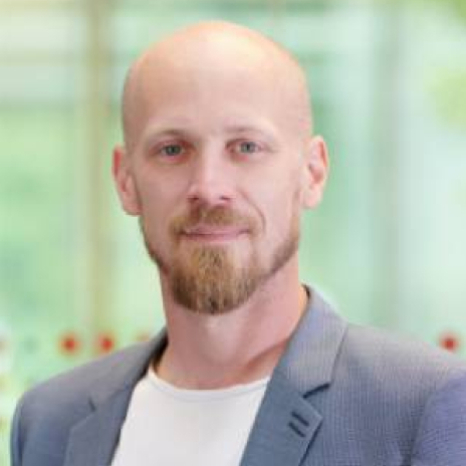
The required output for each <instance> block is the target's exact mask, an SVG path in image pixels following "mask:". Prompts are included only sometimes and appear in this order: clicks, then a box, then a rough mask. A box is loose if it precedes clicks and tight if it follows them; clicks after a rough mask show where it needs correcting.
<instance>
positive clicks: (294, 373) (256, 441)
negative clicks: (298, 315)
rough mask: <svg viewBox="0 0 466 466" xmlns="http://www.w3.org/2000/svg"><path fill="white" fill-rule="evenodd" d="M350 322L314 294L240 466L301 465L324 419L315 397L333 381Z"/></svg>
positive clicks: (274, 376) (271, 384) (277, 371)
mask: <svg viewBox="0 0 466 466" xmlns="http://www.w3.org/2000/svg"><path fill="white" fill-rule="evenodd" d="M346 328H347V324H346V323H345V322H344V321H343V320H342V319H340V318H339V317H338V316H337V315H336V314H334V313H333V311H332V310H331V309H330V307H329V305H328V304H327V303H326V302H325V301H324V300H323V299H322V298H321V297H320V296H319V295H318V294H317V293H316V292H314V291H313V292H312V293H311V299H310V304H309V307H308V309H307V312H305V314H304V315H303V317H302V319H301V322H300V323H299V325H298V327H297V329H296V331H295V333H294V335H293V336H292V338H291V340H290V342H289V344H288V347H287V349H286V350H285V353H284V355H283V356H282V358H281V360H280V362H279V363H278V365H277V367H276V368H275V370H274V372H273V374H272V377H271V380H270V382H269V386H268V387H267V390H266V392H265V395H264V398H263V400H262V403H261V406H260V408H259V412H258V413H257V416H256V419H255V421H254V425H253V428H252V431H251V434H250V436H249V440H248V443H247V445H246V448H245V451H244V454H243V458H242V460H241V466H256V465H257V466H259V465H265V464H266V465H267V466H283V465H287V466H298V465H300V464H301V462H302V459H303V457H304V455H305V454H306V452H308V451H309V448H310V446H311V444H312V442H313V440H314V439H315V436H316V434H317V431H318V429H319V426H320V424H321V422H322V419H323V416H322V414H321V413H319V411H318V410H317V409H316V408H315V407H314V406H313V405H312V393H313V392H314V391H316V390H317V389H323V388H324V387H326V386H328V385H329V384H330V383H331V381H332V378H333V373H334V368H335V364H336V361H337V356H338V352H339V348H340V346H341V343H342V341H343V338H344V334H345V332H346Z"/></svg>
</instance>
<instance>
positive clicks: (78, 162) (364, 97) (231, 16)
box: [0, 0, 466, 466]
mask: <svg viewBox="0 0 466 466" xmlns="http://www.w3.org/2000/svg"><path fill="white" fill-rule="evenodd" d="M213 18H221V19H226V20H231V21H235V22H238V23H241V24H244V25H246V26H249V27H252V28H255V29H258V30H260V31H262V32H264V33H266V34H268V35H269V36H271V37H273V38H274V39H276V40H278V41H280V42H281V43H283V44H284V45H285V46H286V47H288V48H289V49H290V50H291V51H293V52H294V53H295V54H296V55H297V56H298V58H299V59H300V60H301V62H302V64H303V65H304V67H305V68H306V69H307V71H308V75H309V78H310V81H311V87H312V95H313V104H314V109H315V119H316V124H317V130H318V131H319V132H320V133H321V134H323V135H324V136H325V138H326V139H327V141H328V143H329V147H330V155H331V177H330V182H329V186H328V191H327V193H326V196H325V200H324V203H323V205H322V206H321V207H320V208H319V209H318V210H317V211H315V212H310V213H307V214H306V216H305V219H304V221H303V246H302V250H301V262H302V275H303V278H304V279H305V280H306V281H307V282H309V283H312V284H314V285H316V286H317V287H318V288H319V289H320V290H321V291H322V292H323V293H324V294H326V295H327V297H329V298H330V299H331V300H332V301H333V302H334V303H335V304H336V305H337V306H338V308H339V310H340V313H341V314H342V315H344V316H345V317H347V318H348V319H350V320H352V321H355V322H360V323H366V324H371V325H377V326H383V327H386V328H389V329H391V330H393V331H395V332H399V333H402V334H404V335H406V336H408V338H418V339H423V340H425V341H428V342H431V343H433V344H436V345H442V346H445V347H448V348H449V349H450V350H454V351H457V352H458V353H459V354H460V355H461V356H462V357H464V356H466V317H465V313H466V305H465V298H466V293H465V290H466V245H465V240H466V0H405V1H396V0H392V1H389V0H385V1H382V0H372V1H371V0H366V1H363V0H360V1H357V0H353V1H351V0H346V1H345V0H340V1H330V0H327V1H324V0H321V1H313V0H301V1H298V0H293V1H292V0H289V1H286V0H184V1H181V0H126V1H124V0H113V1H110V0H0V466H6V465H8V464H9V461H8V459H7V458H8V457H7V438H8V429H9V420H10V418H11V415H12V411H13V408H14V405H15V403H16V401H17V399H18V397H19V396H20V394H21V393H22V392H23V391H24V390H25V389H27V388H28V387H29V386H31V385H32V384H34V383H37V382H38V381H40V380H43V379H44V378H47V377H49V376H50V375H52V374H54V373H57V372H58V371H61V370H65V369H67V368H69V367H72V366H75V365H77V364H79V363H81V362H84V361H87V360H89V359H91V358H93V357H95V356H97V355H99V354H102V353H105V352H107V351H110V350H112V349H114V348H116V347H121V346H124V345H127V344H130V343H132V342H134V341H139V340H142V339H145V338H148V337H149V336H150V335H152V334H153V333H154V332H156V331H157V329H159V328H160V327H161V325H162V324H163V319H162V312H161V301H160V298H159V285H158V280H157V274H156V271H155V268H154V267H153V266H152V264H151V263H150V262H149V260H148V259H147V258H146V254H145V252H144V249H143V246H142V244H141V240H140V237H139V232H138V228H137V225H136V223H135V220H134V219H132V218H128V217H125V216H124V215H123V214H122V213H121V211H120V209H119V205H118V202H117V199H116V196H115V194H114V189H113V187H112V183H111V177H110V161H111V149H112V146H113V144H114V143H116V142H119V141H120V140H121V130H120V126H119V99H120V92H121V87H122V83H123V79H124V74H125V71H126V69H127V67H128V65H129V64H130V62H131V61H132V60H133V59H134V58H135V56H136V55H137V54H138V53H139V52H140V51H141V50H142V49H143V48H145V47H146V46H147V45H148V44H149V43H151V42H153V41H154V40H156V39H157V38H158V37H160V36H161V35H164V34H166V33H167V32H170V31H172V30H174V29H176V28H179V27H181V26H183V25H186V24H188V23H191V22H195V21H199V20H203V19H213ZM270 182H271V183H273V180H270Z"/></svg>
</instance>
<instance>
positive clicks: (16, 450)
mask: <svg viewBox="0 0 466 466" xmlns="http://www.w3.org/2000/svg"><path fill="white" fill-rule="evenodd" d="M22 406H23V399H21V400H20V402H19V403H18V405H17V406H16V409H15V414H14V416H13V420H12V423H11V436H10V457H11V466H21V439H20V427H19V423H20V418H21V409H22Z"/></svg>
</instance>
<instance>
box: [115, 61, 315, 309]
mask: <svg viewBox="0 0 466 466" xmlns="http://www.w3.org/2000/svg"><path fill="white" fill-rule="evenodd" d="M214 63H215V62H214ZM138 92H139V93H140V95H139V97H138V98H139V99H140V105H139V106H138V116H137V118H135V123H134V127H135V129H134V132H135V135H134V141H135V142H134V148H133V150H132V153H131V154H126V156H125V162H124V163H123V162H122V161H121V160H120V161H119V162H118V161H117V162H116V164H115V166H116V170H115V171H116V173H117V177H118V172H120V173H122V172H124V179H125V183H126V185H125V186H126V188H125V189H126V191H127V193H126V195H129V198H130V199H129V203H130V204H131V207H128V205H126V210H127V211H128V212H129V213H131V214H135V215H139V217H140V225H141V230H142V233H143V236H144V240H145V243H146V246H147V249H148V251H149V254H150V256H151V257H152V258H153V259H154V261H155V262H156V263H157V265H158V267H159V270H160V272H161V274H163V276H164V277H166V278H167V279H168V282H169V284H170V287H171V291H172V294H173V296H174V298H175V300H176V301H177V302H178V303H179V304H181V305H183V306H184V307H186V308H188V309H191V310H193V311H195V312H204V313H211V314H216V313H223V312H227V311H229V310H232V309H234V308H237V307H238V306H240V305H241V304H243V303H244V302H245V301H246V300H247V299H248V298H249V297H250V296H251V295H252V294H253V293H254V291H255V290H256V289H257V288H258V287H259V286H260V285H261V284H262V283H263V282H264V280H267V278H268V277H270V276H271V275H273V274H274V273H277V272H278V271H279V270H280V269H281V268H282V267H283V266H284V265H285V264H286V263H287V262H288V261H289V260H290V258H292V257H294V256H295V255H296V251H297V247H298V241H299V230H300V228H299V223H300V212H301V208H302V204H303V190H304V188H305V183H306V181H307V179H308V178H306V176H303V173H305V172H306V163H305V158H304V157H303V151H304V150H305V144H306V142H308V141H306V138H305V137H304V135H303V134H301V133H300V132H299V131H297V129H296V125H295V124H294V123H292V121H293V116H292V112H290V110H289V109H288V108H287V107H286V102H285V104H284V102H282V100H281V98H282V95H281V93H280V89H277V81H275V80H271V79H270V77H268V76H267V75H265V74H264V72H261V71H260V70H257V72H256V73H254V72H251V68H250V66H249V64H247V63H246V64H245V65H244V66H243V65H242V64H236V65H229V66H224V67H222V66H219V67H217V68H215V67H213V66H206V64H205V63H204V64H203V65H196V63H191V64H189V67H187V65H186V64H183V66H181V67H180V65H179V64H177V63H169V64H168V65H167V66H166V67H165V68H164V69H161V70H158V71H157V76H156V79H155V76H154V75H153V74H151V73H150V72H146V74H145V75H144V78H142V79H141V84H140V88H139V91H138ZM123 165H124V167H123ZM118 167H119V168H118ZM122 167H123V168H122ZM120 191H121V188H120ZM127 204H128V200H127Z"/></svg>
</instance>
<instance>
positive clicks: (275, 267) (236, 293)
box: [140, 206, 300, 315]
mask: <svg viewBox="0 0 466 466" xmlns="http://www.w3.org/2000/svg"><path fill="white" fill-rule="evenodd" d="M199 224H202V225H208V226H235V227H238V226H239V227H241V229H244V230H246V231H247V234H248V235H249V236H250V238H251V241H252V244H253V243H254V240H255V239H256V238H257V237H258V232H259V231H260V228H259V225H258V224H257V221H256V220H255V219H254V218H252V217H249V216H245V215H242V214H240V213H238V212H236V211H234V210H232V209H231V208H226V207H223V206H215V207H212V208H207V207H199V208H197V209H195V210H193V211H191V212H190V213H189V214H188V215H183V216H179V217H175V218H174V219H173V220H172V222H171V223H170V225H169V232H170V238H171V239H172V241H173V245H174V249H173V250H176V252H175V254H174V255H173V257H172V258H171V260H169V259H167V258H166V256H164V255H163V254H162V251H160V250H159V249H158V248H157V247H156V245H154V244H153V243H152V242H151V240H150V237H149V234H148V232H147V231H146V228H145V225H144V219H143V218H141V219H140V226H141V231H142V235H143V238H144V242H145V245H146V249H147V251H148V254H149V256H150V257H151V258H152V260H153V261H154V262H155V263H156V265H157V266H158V268H159V271H160V273H162V274H164V275H165V276H166V277H168V283H169V287H170V290H171V293H172V295H173V298H174V300H175V301H176V302H177V303H178V304H180V305H181V306H183V307H185V308H186V309H188V310H190V311H192V312H195V313H199V314H207V315H220V314H225V313H227V312H230V311H232V310H234V309H236V308H238V307H239V306H241V305H242V304H244V303H245V302H246V301H247V300H248V299H249V298H250V297H251V296H252V295H253V294H254V292H255V291H256V290H257V289H258V288H259V287H260V286H261V285H262V284H263V283H264V282H265V281H266V280H267V279H268V278H269V277H271V276H272V275H274V274H275V273H276V272H277V271H279V270H280V269H281V268H282V267H283V266H284V265H285V264H286V263H287V262H288V260H289V259H290V258H291V257H292V256H293V255H294V254H295V253H296V251H297V249H298V244H299V236H300V228H299V215H298V213H297V212H295V213H294V214H293V217H292V220H291V222H290V229H289V231H288V234H287V235H286V236H285V237H284V238H283V239H282V241H281V242H280V243H279V244H277V245H276V246H275V248H274V250H273V251H272V252H271V254H270V255H269V258H268V261H267V262H266V263H264V262H263V261H262V262H261V260H260V257H259V254H258V251H257V249H252V251H251V253H250V254H249V257H248V258H247V259H246V261H245V262H244V263H243V264H238V263H237V262H238V261H237V259H236V258H235V255H234V252H233V251H232V250H231V249H232V248H229V247H224V246H219V245H202V244H199V245H198V244H190V245H188V247H187V249H184V248H183V246H184V245H183V244H182V234H183V231H185V230H186V229H189V228H191V227H195V226H196V225H199Z"/></svg>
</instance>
